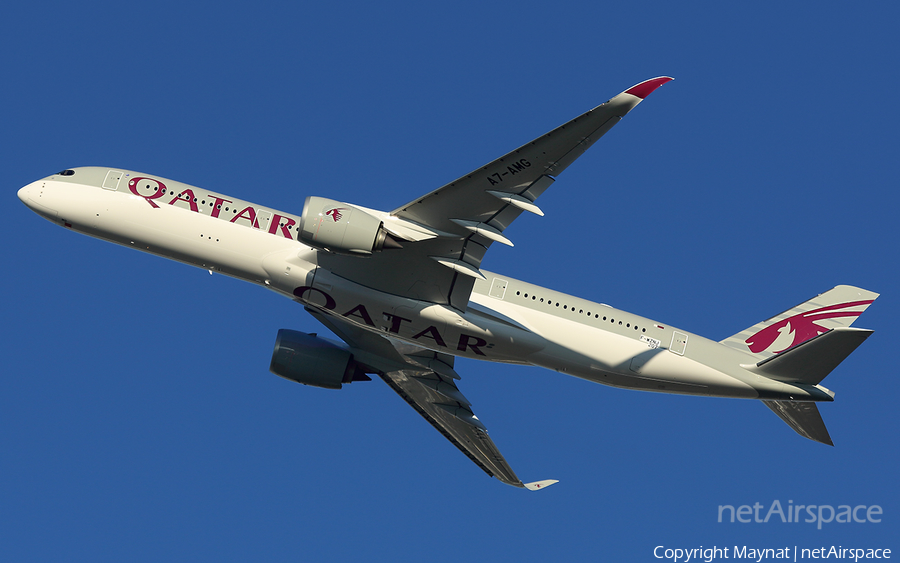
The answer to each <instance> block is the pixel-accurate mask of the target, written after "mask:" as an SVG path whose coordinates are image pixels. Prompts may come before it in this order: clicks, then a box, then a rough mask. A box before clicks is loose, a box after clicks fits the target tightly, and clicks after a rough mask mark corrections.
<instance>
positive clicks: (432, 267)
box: [319, 77, 672, 311]
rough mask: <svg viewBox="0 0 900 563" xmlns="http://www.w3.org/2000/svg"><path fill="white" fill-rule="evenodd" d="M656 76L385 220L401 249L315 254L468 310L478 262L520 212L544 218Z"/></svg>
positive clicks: (374, 281)
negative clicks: (540, 203) (553, 192)
mask: <svg viewBox="0 0 900 563" xmlns="http://www.w3.org/2000/svg"><path fill="white" fill-rule="evenodd" d="M670 80H672V79H671V78H668V77H659V78H653V79H651V80H647V81H644V82H641V83H640V84H637V85H636V86H633V87H631V88H629V89H628V90H626V91H624V92H622V93H621V94H619V95H617V96H615V97H614V98H612V99H610V100H609V101H607V102H606V103H604V104H601V105H599V106H597V107H596V108H594V109H592V110H590V111H588V112H586V113H584V114H582V115H580V116H578V117H576V118H575V119H573V120H571V121H569V122H568V123H566V124H564V125H561V126H559V127H557V128H556V129H554V130H553V131H550V132H549V133H547V134H545V135H542V136H541V137H538V138H537V139H535V140H533V141H531V142H529V143H526V144H524V145H522V146H521V147H519V148H517V149H516V150H514V151H512V152H510V153H508V154H506V155H504V156H502V157H500V158H498V159H497V160H494V161H493V162H490V163H488V164H487V165H485V166H483V167H481V168H479V169H477V170H474V171H472V172H470V173H469V174H466V175H465V176H463V177H461V178H459V179H457V180H455V181H453V182H450V183H449V184H447V185H445V186H443V187H441V188H438V189H437V190H434V191H433V192H431V193H429V194H426V195H425V196H423V197H420V198H419V199H416V200H415V201H411V202H409V203H407V204H406V205H404V206H402V207H399V208H397V209H395V210H394V211H392V212H391V213H390V214H382V216H383V219H384V227H385V228H386V229H387V230H388V231H390V232H391V233H392V234H393V235H395V237H397V238H399V239H402V240H403V241H405V242H403V248H402V249H399V250H390V251H385V252H380V253H377V254H375V255H373V256H371V257H368V258H364V259H359V258H352V257H350V258H348V257H345V256H338V255H333V254H327V253H324V252H322V253H320V262H319V264H320V265H321V266H323V267H325V268H327V269H329V270H331V271H332V272H334V273H335V274H337V275H339V276H341V277H344V278H347V279H351V280H353V281H356V282H358V283H361V284H363V285H366V286H368V287H371V288H373V289H377V290H380V291H385V292H388V293H392V294H395V295H401V296H404V297H410V298H413V299H420V300H423V301H429V302H432V303H439V304H445V305H451V306H453V307H455V308H457V309H459V310H463V311H464V310H465V309H466V306H467V304H468V300H469V295H470V294H471V291H472V286H473V285H474V283H475V279H477V278H481V277H483V276H482V275H481V272H480V267H481V260H482V258H483V257H484V254H485V252H486V251H487V249H488V248H489V247H490V245H491V244H492V243H494V242H500V243H503V244H509V245H511V244H512V242H510V241H509V240H508V239H507V238H506V237H504V236H503V231H504V230H505V229H506V228H507V227H508V226H509V225H510V224H511V223H512V222H513V221H514V220H515V219H516V217H518V216H519V215H520V214H521V213H522V212H523V211H529V212H532V213H535V214H538V215H543V213H542V212H541V210H540V209H539V208H538V207H537V206H536V205H535V203H534V201H535V200H536V199H537V198H538V197H539V196H540V195H541V194H542V193H543V192H544V191H545V190H546V189H547V188H548V187H550V185H551V184H552V183H553V182H554V180H555V179H556V176H557V175H559V174H560V173H561V172H562V171H563V170H565V169H566V168H567V167H568V166H569V165H570V164H572V162H574V161H575V159H576V158H578V157H579V156H581V154H582V153H584V151H586V150H587V149H588V148H589V147H590V146H591V145H593V144H594V143H595V142H596V141H597V139H599V138H600V137H602V136H603V135H604V134H606V132H607V131H609V130H610V129H611V128H612V127H613V126H614V125H615V124H616V123H618V122H619V121H620V120H621V119H622V117H623V116H624V115H625V114H627V113H628V112H629V111H631V110H632V109H633V108H634V107H635V106H636V105H637V104H639V103H640V102H641V101H642V100H643V99H644V98H645V97H646V96H648V95H649V94H650V93H651V92H653V91H654V90H655V89H656V88H658V87H659V86H660V85H662V84H664V83H666V82H668V81H670Z"/></svg>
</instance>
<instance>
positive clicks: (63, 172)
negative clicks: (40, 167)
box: [59, 170, 75, 176]
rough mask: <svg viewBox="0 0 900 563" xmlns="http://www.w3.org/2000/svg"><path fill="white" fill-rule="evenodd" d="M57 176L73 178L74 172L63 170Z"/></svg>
mask: <svg viewBox="0 0 900 563" xmlns="http://www.w3.org/2000/svg"><path fill="white" fill-rule="evenodd" d="M59 175H60V176H74V175H75V171H74V170H63V171H62V172H60V173H59Z"/></svg>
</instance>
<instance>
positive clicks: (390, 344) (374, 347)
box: [307, 308, 556, 490]
mask: <svg viewBox="0 0 900 563" xmlns="http://www.w3.org/2000/svg"><path fill="white" fill-rule="evenodd" d="M307 311H309V312H310V313H311V314H312V315H313V316H314V317H315V318H316V319H317V320H318V321H320V322H321V323H322V324H324V325H325V326H327V327H328V328H329V329H331V330H332V331H333V332H334V333H335V334H337V335H338V336H339V337H340V338H341V339H342V340H344V342H346V343H347V344H348V345H349V346H350V350H351V352H352V353H353V358H354V360H356V361H357V362H359V363H361V364H363V365H365V366H366V367H367V368H371V370H372V371H373V372H376V373H378V375H380V376H381V378H382V379H383V380H384V381H385V383H387V384H388V385H389V386H390V387H391V389H393V390H394V391H396V392H397V394H398V395H400V396H401V397H402V398H403V400H405V401H406V402H407V403H409V404H410V406H412V408H414V409H415V410H416V412H418V413H419V414H420V415H422V417H423V418H425V420H427V421H428V422H429V423H431V425H432V426H434V427H435V428H436V429H437V431H438V432H440V433H441V434H443V435H444V437H445V438H447V439H448V440H450V442H452V443H453V445H454V446H456V447H457V448H459V449H460V450H462V452H463V453H464V454H466V455H467V456H468V457H469V459H471V460H472V461H474V462H475V464H476V465H478V467H480V468H481V469H483V470H484V471H485V473H487V474H488V475H490V476H491V477H496V478H497V479H499V480H500V481H503V482H504V483H506V484H508V485H513V486H515V487H523V488H527V489H530V490H537V489H542V488H545V487H548V486H550V485H552V484H553V483H556V481H554V480H546V481H536V482H534V483H523V482H522V481H521V480H520V479H519V478H518V477H517V476H516V474H515V472H514V471H513V470H512V468H511V467H510V466H509V464H508V463H507V462H506V460H505V459H504V458H503V455H502V454H501V453H500V450H498V449H497V446H496V445H495V444H494V441H493V440H491V438H490V436H488V433H487V428H485V426H484V424H482V423H481V421H480V420H478V417H476V416H475V414H474V413H473V412H472V404H471V403H470V402H469V401H468V399H466V397H465V396H464V395H463V394H462V393H460V391H459V388H458V387H457V386H456V383H455V381H454V380H456V379H459V376H458V375H457V374H456V372H455V371H453V356H448V355H446V354H440V353H437V352H431V351H429V350H424V349H422V348H418V347H414V346H411V345H407V344H404V343H400V342H394V341H391V340H388V339H387V338H384V337H382V336H379V335H378V334H375V333H371V332H367V331H365V330H362V329H359V328H356V327H354V326H351V325H348V324H347V323H344V322H340V321H338V320H336V319H332V318H331V317H329V316H327V315H324V314H323V313H321V312H320V311H317V310H315V309H310V308H307Z"/></svg>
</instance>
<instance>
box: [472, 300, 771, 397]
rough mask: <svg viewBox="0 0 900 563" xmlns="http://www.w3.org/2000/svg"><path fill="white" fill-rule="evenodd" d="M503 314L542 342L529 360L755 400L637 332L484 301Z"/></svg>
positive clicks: (609, 381) (629, 382) (629, 381)
mask: <svg viewBox="0 0 900 563" xmlns="http://www.w3.org/2000/svg"><path fill="white" fill-rule="evenodd" d="M481 302H482V303H483V304H485V305H488V304H489V305H492V306H493V307H494V308H495V310H496V311H497V312H498V313H500V314H501V315H502V317H503V318H506V319H509V320H511V321H513V322H516V323H518V324H520V325H522V326H524V327H526V328H528V329H529V330H530V331H532V332H534V333H536V334H537V335H538V336H539V337H541V338H542V339H544V340H545V341H546V342H547V346H545V347H544V348H543V349H541V350H540V351H537V352H536V353H533V354H531V355H529V356H527V357H526V359H527V360H528V361H529V362H530V363H532V364H534V365H538V366H541V367H546V368H548V369H553V370H556V371H559V372H561V373H566V374H570V375H574V376H577V377H581V378H584V379H589V380H591V381H595V382H598V383H603V384H606V385H613V386H616V387H625V388H630V389H641V390H648V391H658V392H664V393H687V394H692V395H715V396H724V397H746V398H756V397H757V396H758V394H757V392H756V391H755V390H754V389H753V387H752V386H750V385H748V384H747V383H745V382H743V381H740V380H738V379H736V378H735V377H732V376H730V375H728V374H726V373H724V372H722V371H720V370H718V369H715V368H713V367H710V366H707V365H704V364H703V363H701V362H699V361H696V360H695V359H692V358H690V357H686V356H684V355H681V354H678V353H675V352H672V351H670V350H669V349H668V348H666V347H665V345H660V343H659V342H657V343H655V344H651V343H648V342H647V341H644V340H641V339H640V337H641V334H640V333H636V334H635V335H634V336H632V335H627V336H626V335H623V334H617V333H615V332H612V331H608V330H604V329H602V328H598V327H592V326H588V325H585V324H583V323H579V322H575V321H572V320H569V319H567V318H561V317H560V316H557V315H554V314H548V313H543V312H540V311H536V310H534V309H530V308H527V307H520V306H517V305H514V304H510V303H507V302H500V301H495V302H488V301H484V300H481Z"/></svg>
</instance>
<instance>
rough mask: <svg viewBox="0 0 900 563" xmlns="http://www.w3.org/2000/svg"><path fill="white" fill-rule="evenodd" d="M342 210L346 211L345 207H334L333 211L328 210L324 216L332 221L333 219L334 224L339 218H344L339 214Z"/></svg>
mask: <svg viewBox="0 0 900 563" xmlns="http://www.w3.org/2000/svg"><path fill="white" fill-rule="evenodd" d="M342 209H347V208H346V207H335V208H334V209H329V210H328V211H326V212H325V215H328V216H330V217H331V218H332V219H334V222H335V223H337V222H338V221H340V220H341V217H343V216H344V214H343V213H341V210H342Z"/></svg>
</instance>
